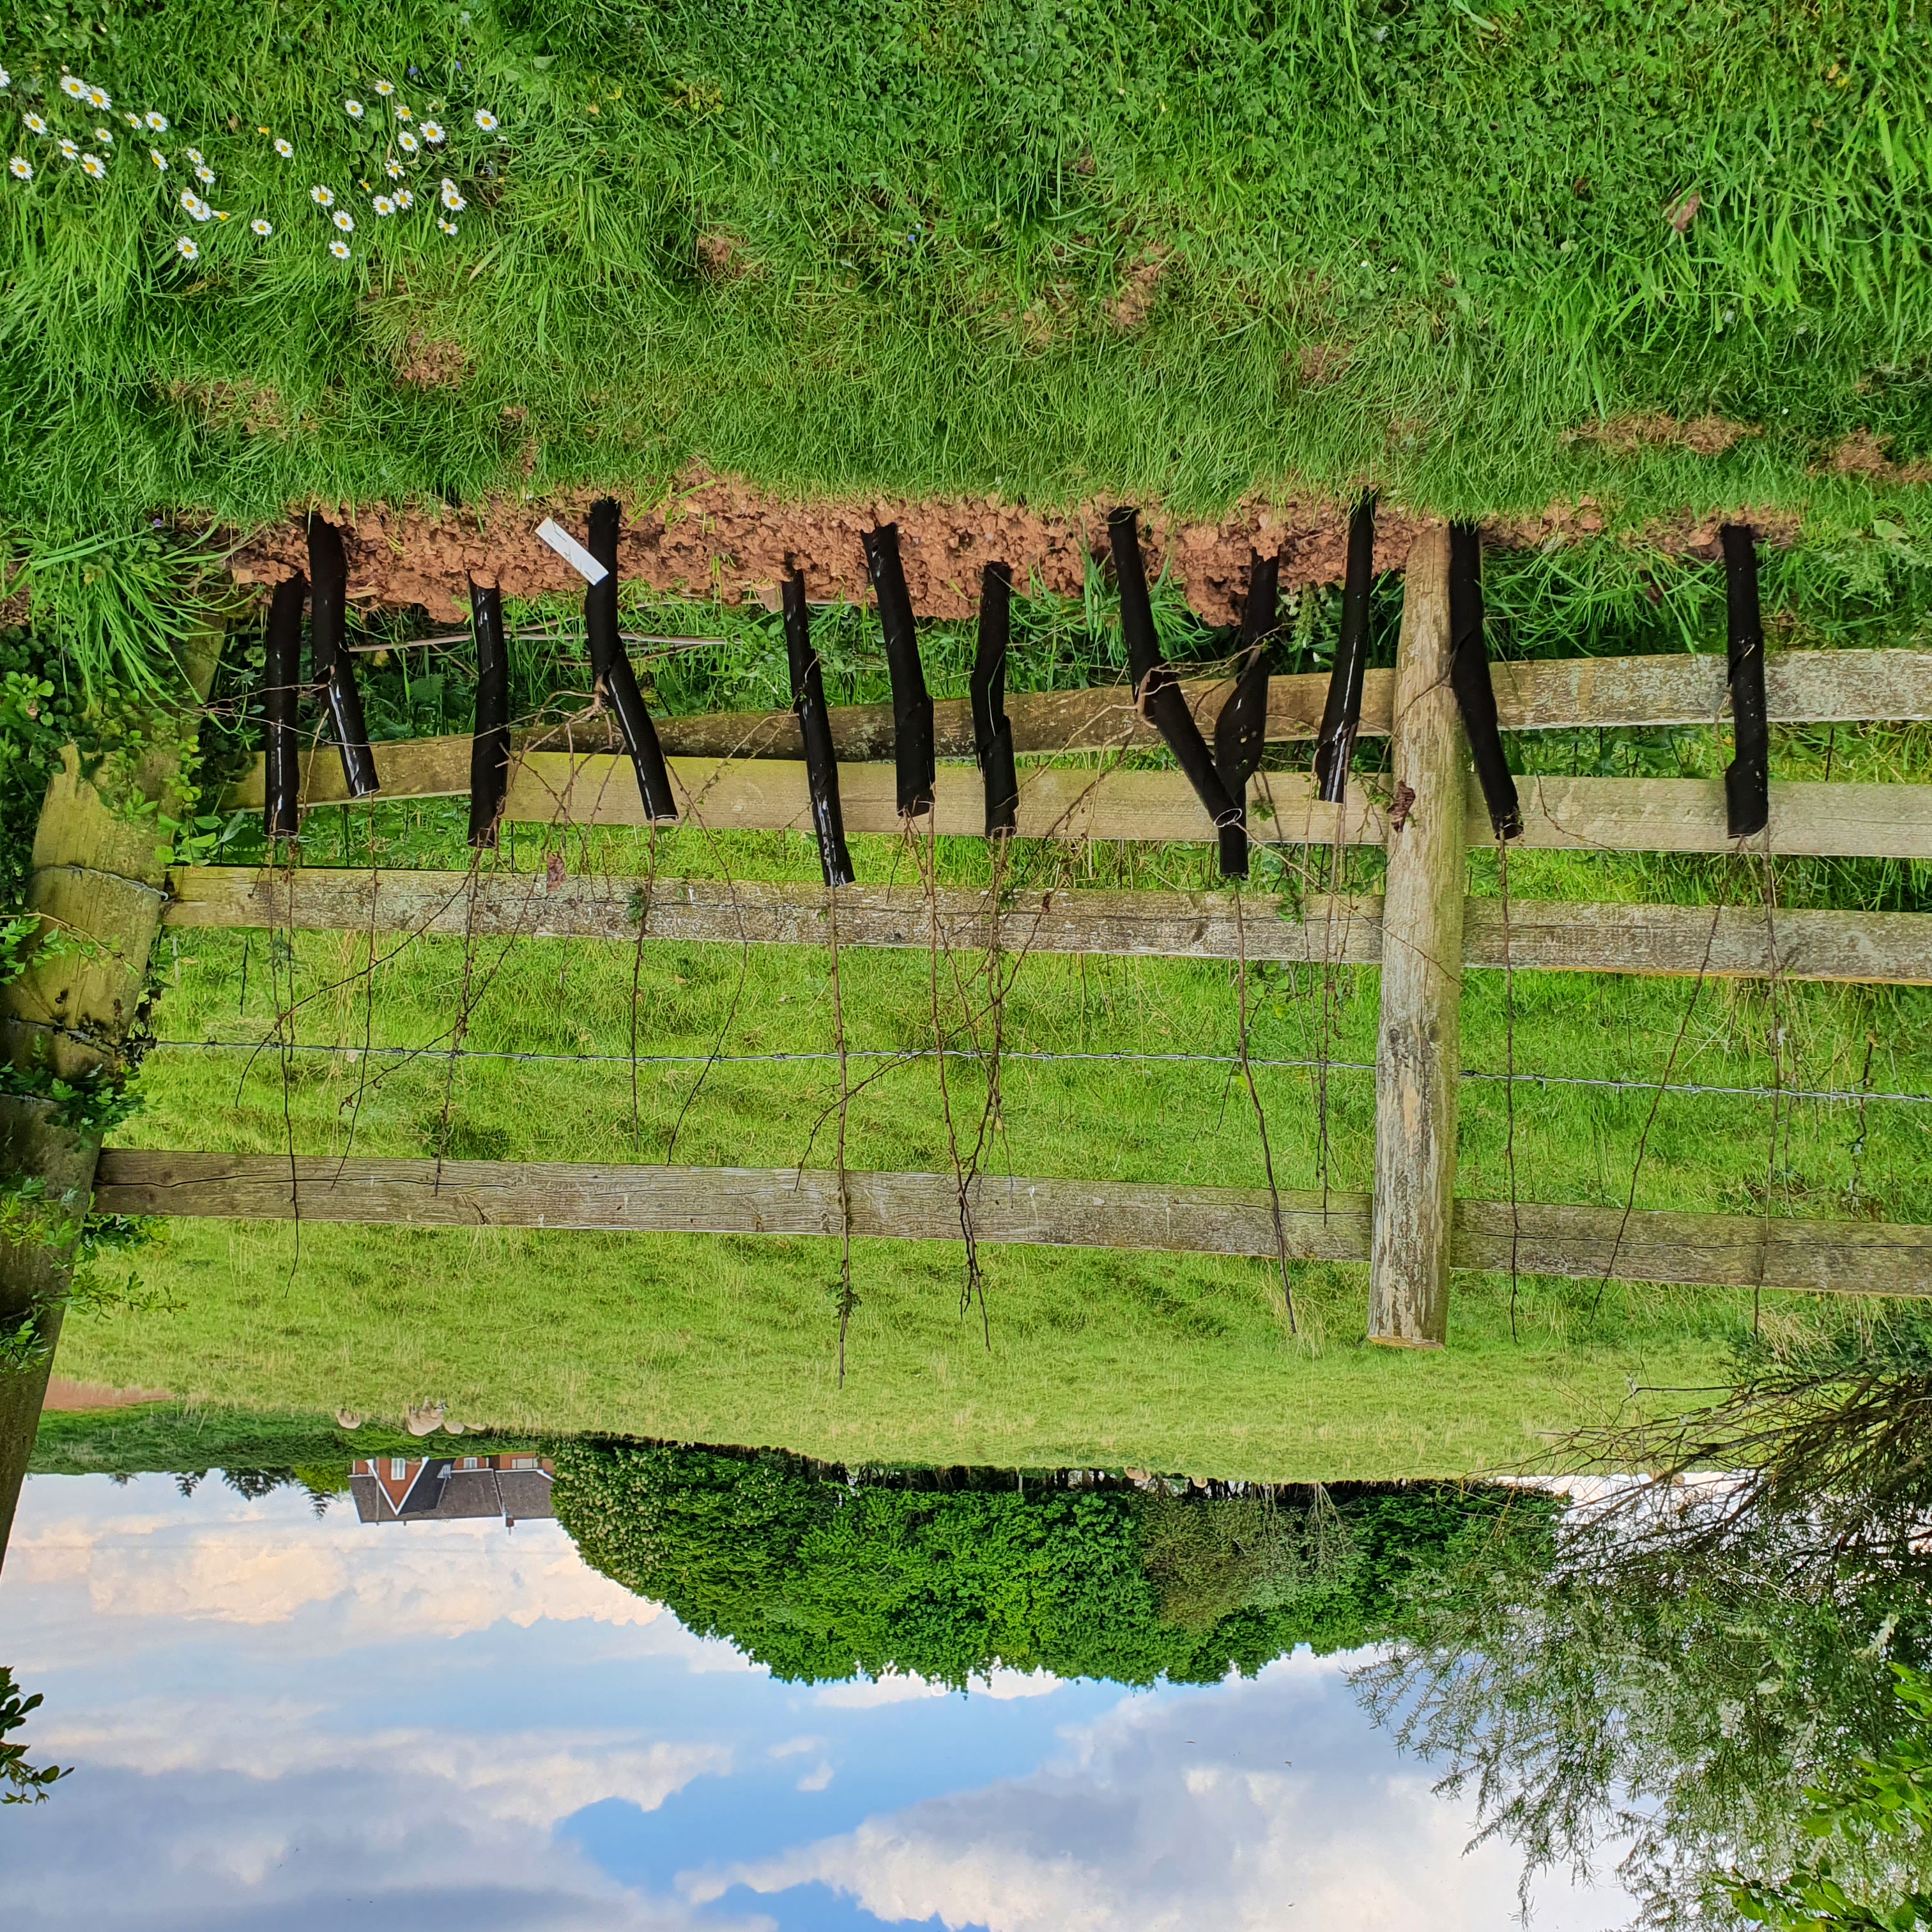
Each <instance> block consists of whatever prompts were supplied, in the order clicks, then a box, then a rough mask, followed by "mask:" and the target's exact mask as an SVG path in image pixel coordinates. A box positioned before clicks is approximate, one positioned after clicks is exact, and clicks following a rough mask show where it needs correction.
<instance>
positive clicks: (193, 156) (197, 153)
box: [181, 148, 201, 167]
mask: <svg viewBox="0 0 1932 1932" xmlns="http://www.w3.org/2000/svg"><path fill="white" fill-rule="evenodd" d="M181 152H182V153H183V154H185V155H187V157H188V159H189V160H191V161H192V162H193V163H194V164H195V165H196V166H197V167H199V166H200V165H201V150H200V149H199V148H183V149H182V150H181Z"/></svg>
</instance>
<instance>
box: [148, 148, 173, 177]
mask: <svg viewBox="0 0 1932 1932" xmlns="http://www.w3.org/2000/svg"><path fill="white" fill-rule="evenodd" d="M148 160H151V161H152V162H153V163H154V165H155V166H156V167H157V168H159V169H160V171H161V172H162V173H163V174H166V172H167V171H168V157H167V156H166V155H165V154H163V153H162V152H161V151H160V148H149V149H148Z"/></svg>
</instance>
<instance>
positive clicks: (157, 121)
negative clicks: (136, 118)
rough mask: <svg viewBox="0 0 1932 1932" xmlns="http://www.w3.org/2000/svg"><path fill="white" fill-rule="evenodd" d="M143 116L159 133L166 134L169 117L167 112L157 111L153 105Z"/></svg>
mask: <svg viewBox="0 0 1932 1932" xmlns="http://www.w3.org/2000/svg"><path fill="white" fill-rule="evenodd" d="M142 118H143V119H145V121H146V122H147V124H148V126H149V127H151V128H152V129H153V130H154V132H155V133H157V134H165V133H166V132H167V131H168V117H167V116H166V115H165V114H160V113H156V112H155V110H154V109H153V108H149V109H148V111H147V113H146V114H145V115H143V116H142Z"/></svg>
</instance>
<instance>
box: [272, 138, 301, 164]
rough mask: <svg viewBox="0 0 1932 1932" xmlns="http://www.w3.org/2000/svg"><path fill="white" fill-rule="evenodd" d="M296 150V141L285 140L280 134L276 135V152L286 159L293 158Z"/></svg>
mask: <svg viewBox="0 0 1932 1932" xmlns="http://www.w3.org/2000/svg"><path fill="white" fill-rule="evenodd" d="M295 151H296V150H295V143H294V142H293V141H285V140H284V139H282V137H281V136H280V135H279V134H278V135H277V136H276V137H275V152H276V153H277V154H280V155H281V157H282V159H283V160H285V161H286V160H290V159H291V158H292V157H293V155H294V154H295Z"/></svg>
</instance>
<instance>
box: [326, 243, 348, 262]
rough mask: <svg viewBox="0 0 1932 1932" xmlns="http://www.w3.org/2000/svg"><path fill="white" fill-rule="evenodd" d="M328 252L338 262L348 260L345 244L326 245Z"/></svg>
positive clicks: (346, 244) (346, 245)
mask: <svg viewBox="0 0 1932 1932" xmlns="http://www.w3.org/2000/svg"><path fill="white" fill-rule="evenodd" d="M329 253H330V254H332V255H333V256H334V257H335V259H336V260H338V262H346V261H347V260H348V259H349V244H348V243H347V242H341V241H338V242H331V243H330V244H329Z"/></svg>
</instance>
